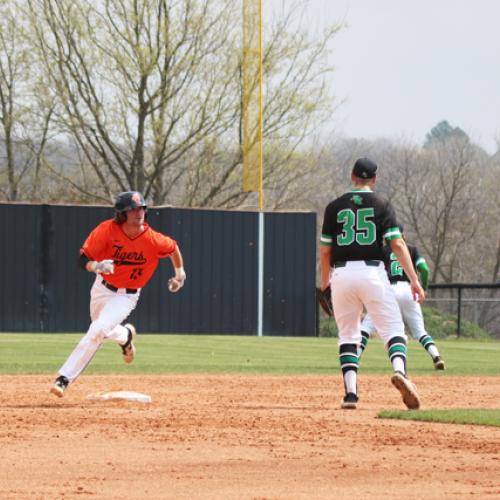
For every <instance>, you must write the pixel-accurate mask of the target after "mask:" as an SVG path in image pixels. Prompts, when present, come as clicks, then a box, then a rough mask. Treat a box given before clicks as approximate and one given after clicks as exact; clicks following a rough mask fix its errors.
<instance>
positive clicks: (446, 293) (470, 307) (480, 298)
mask: <svg viewBox="0 0 500 500" xmlns="http://www.w3.org/2000/svg"><path fill="white" fill-rule="evenodd" d="M425 305H426V306H430V307H433V308H434V309H436V310H438V311H439V312H441V313H443V314H446V315H452V316H454V317H455V321H456V335H457V336H461V335H462V334H463V331H464V322H470V323H473V324H474V325H477V326H479V327H480V328H481V329H483V330H484V331H486V332H487V333H488V334H489V336H491V337H493V338H497V339H500V283H491V284H481V283H440V284H435V285H430V286H429V292H428V295H427V299H426V301H425Z"/></svg>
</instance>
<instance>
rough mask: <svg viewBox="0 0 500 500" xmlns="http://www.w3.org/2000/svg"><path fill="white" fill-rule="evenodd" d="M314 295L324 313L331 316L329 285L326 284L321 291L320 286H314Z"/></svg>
mask: <svg viewBox="0 0 500 500" xmlns="http://www.w3.org/2000/svg"><path fill="white" fill-rule="evenodd" d="M316 295H317V297H318V302H319V305H320V306H321V309H323V311H324V312H325V314H326V315H327V316H333V304H332V291H331V289H330V285H328V286H327V287H326V288H325V289H324V290H323V291H321V289H320V288H316Z"/></svg>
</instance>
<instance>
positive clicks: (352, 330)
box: [330, 261, 406, 345]
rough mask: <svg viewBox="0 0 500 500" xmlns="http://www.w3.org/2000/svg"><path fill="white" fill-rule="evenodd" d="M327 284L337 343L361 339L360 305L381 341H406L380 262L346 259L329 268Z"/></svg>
mask: <svg viewBox="0 0 500 500" xmlns="http://www.w3.org/2000/svg"><path fill="white" fill-rule="evenodd" d="M330 285H331V288H332V301H333V311H334V314H335V322H336V323H337V327H338V330H339V345H341V344H359V343H360V342H361V320H360V318H361V313H362V312H363V306H364V307H365V308H366V310H367V311H368V312H369V313H370V316H371V317H372V319H373V323H374V325H375V326H376V328H377V331H378V332H379V335H380V337H381V338H382V340H383V341H384V343H385V344H387V343H388V342H389V340H390V339H391V338H392V337H395V336H398V337H403V338H404V339H405V340H406V335H405V332H404V323H403V320H402V318H401V313H400V311H399V307H398V304H397V302H396V298H395V296H394V293H393V292H392V290H391V285H390V283H389V280H388V279H387V273H386V271H385V267H384V264H383V263H382V262H380V264H379V265H378V266H376V267H375V266H368V265H367V264H366V263H365V262H364V261H348V262H346V264H345V266H343V267H336V268H334V269H332V272H331V275H330Z"/></svg>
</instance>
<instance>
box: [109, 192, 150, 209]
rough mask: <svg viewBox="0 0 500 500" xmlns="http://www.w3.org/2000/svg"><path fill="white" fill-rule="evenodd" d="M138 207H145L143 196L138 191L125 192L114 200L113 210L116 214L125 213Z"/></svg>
mask: <svg viewBox="0 0 500 500" xmlns="http://www.w3.org/2000/svg"><path fill="white" fill-rule="evenodd" d="M139 207H144V208H146V207H147V205H146V202H145V201H144V196H142V194H141V193H139V191H125V192H124V193H120V194H119V195H118V196H117V198H116V202H115V210H116V211H117V212H118V213H123V212H127V211H128V210H133V209H134V208H139Z"/></svg>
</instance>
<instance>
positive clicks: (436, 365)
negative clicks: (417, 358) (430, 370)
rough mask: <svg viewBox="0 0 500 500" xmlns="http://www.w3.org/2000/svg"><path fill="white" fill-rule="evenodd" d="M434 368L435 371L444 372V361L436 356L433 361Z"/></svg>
mask: <svg viewBox="0 0 500 500" xmlns="http://www.w3.org/2000/svg"><path fill="white" fill-rule="evenodd" d="M433 361H434V368H435V369H436V370H445V366H444V361H443V360H442V359H441V357H440V356H436V357H435V358H434V359H433Z"/></svg>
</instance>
